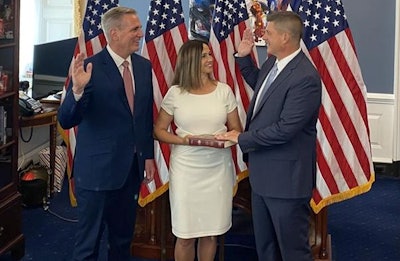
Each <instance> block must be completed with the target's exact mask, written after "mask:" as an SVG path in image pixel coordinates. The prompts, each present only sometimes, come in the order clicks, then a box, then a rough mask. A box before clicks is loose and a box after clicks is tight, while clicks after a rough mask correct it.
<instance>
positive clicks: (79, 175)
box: [58, 7, 155, 261]
mask: <svg viewBox="0 0 400 261" xmlns="http://www.w3.org/2000/svg"><path fill="white" fill-rule="evenodd" d="M101 23H102V29H103V31H104V34H105V37H106V39H107V42H108V45H107V46H106V48H104V49H103V50H102V51H100V52H99V53H98V54H96V55H94V56H92V57H90V58H88V59H86V60H84V55H83V54H79V55H78V56H77V57H76V60H75V61H74V62H73V64H72V71H71V74H72V83H71V84H70V86H69V88H68V91H67V93H66V96H65V99H64V100H63V103H62V104H61V106H60V108H59V111H58V120H59V122H60V124H61V126H62V127H63V128H64V129H69V128H72V127H75V126H78V131H77V137H76V150H75V157H74V169H73V175H74V180H75V185H76V196H77V203H78V217H79V222H78V231H77V236H76V243H75V248H74V252H73V260H97V258H98V253H99V243H100V239H101V237H102V234H103V231H107V232H108V237H107V239H108V260H113V261H114V260H116V261H119V260H130V244H131V241H132V237H133V232H134V225H135V218H136V206H137V196H138V193H139V187H140V184H141V182H142V180H143V178H144V175H146V177H145V178H146V180H147V181H149V180H152V179H153V177H154V173H155V164H154V140H153V87H152V72H151V64H150V62H149V61H148V60H146V59H145V58H143V57H141V56H139V55H137V54H135V53H134V52H136V51H138V49H139V43H140V41H141V39H142V37H143V31H142V26H141V23H140V20H139V17H138V15H137V13H136V11H135V10H134V9H130V8H124V7H115V8H112V9H110V10H109V11H108V12H106V13H105V14H104V16H103V17H102V21H101ZM124 61H127V62H128V63H129V65H128V66H127V68H128V69H129V71H127V72H128V74H130V81H129V80H128V81H127V83H128V84H126V85H127V86H128V85H129V86H131V87H130V95H128V96H130V97H128V96H127V94H126V92H125V88H124V86H125V85H124V79H123V72H124V67H123V66H122V63H123V62H124ZM132 72H133V73H132ZM128 74H127V75H128ZM132 76H133V77H132ZM128 77H129V76H128ZM132 85H133V86H134V87H133V86H132ZM128 100H131V105H132V104H133V106H132V107H133V108H131V107H130V103H129V101H128ZM105 229H106V230H105Z"/></svg>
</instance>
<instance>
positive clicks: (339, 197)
mask: <svg viewBox="0 0 400 261" xmlns="http://www.w3.org/2000/svg"><path fill="white" fill-rule="evenodd" d="M374 181H375V173H371V177H370V179H369V181H368V182H367V183H365V184H362V185H360V186H358V187H355V188H352V189H350V190H347V191H344V192H342V193H339V194H335V195H332V196H329V197H327V198H324V199H323V200H321V201H320V202H319V203H318V204H316V203H315V201H314V199H311V201H310V206H311V208H312V210H313V211H314V213H315V214H318V213H319V212H320V211H321V210H322V209H323V208H324V207H326V206H329V205H331V204H333V203H337V202H340V201H343V200H346V199H350V198H353V197H355V196H358V195H360V194H363V193H365V192H368V191H369V190H370V189H371V187H372V183H374Z"/></svg>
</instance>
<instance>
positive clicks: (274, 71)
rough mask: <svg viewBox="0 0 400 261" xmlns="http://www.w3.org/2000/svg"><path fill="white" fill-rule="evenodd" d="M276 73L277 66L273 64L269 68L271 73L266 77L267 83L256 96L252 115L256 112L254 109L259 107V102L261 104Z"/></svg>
mask: <svg viewBox="0 0 400 261" xmlns="http://www.w3.org/2000/svg"><path fill="white" fill-rule="evenodd" d="M277 72H278V66H277V63H275V64H274V66H273V67H272V68H271V71H270V72H269V75H268V78H267V81H266V83H265V86H264V88H263V89H262V90H261V92H260V93H259V94H258V96H257V99H256V104H255V106H254V110H253V113H254V112H255V111H256V109H257V108H258V106H259V105H260V102H261V100H262V98H263V97H264V95H265V93H266V92H267V90H268V89H269V87H270V86H271V84H272V82H273V81H274V80H275V77H276V74H277ZM253 115H254V114H253Z"/></svg>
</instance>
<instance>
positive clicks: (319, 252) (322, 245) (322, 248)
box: [309, 207, 332, 261]
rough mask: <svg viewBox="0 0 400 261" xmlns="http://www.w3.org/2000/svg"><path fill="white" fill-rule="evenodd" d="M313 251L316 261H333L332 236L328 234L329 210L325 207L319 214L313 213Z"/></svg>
mask: <svg viewBox="0 0 400 261" xmlns="http://www.w3.org/2000/svg"><path fill="white" fill-rule="evenodd" d="M309 241H310V246H311V251H312V254H313V257H314V260H315V261H322V260H324V261H331V260H332V247H331V236H330V235H329V234H328V209H327V207H324V208H323V209H321V211H320V212H319V213H318V214H315V213H314V212H312V213H311V219H310V236H309Z"/></svg>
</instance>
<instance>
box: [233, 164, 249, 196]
mask: <svg viewBox="0 0 400 261" xmlns="http://www.w3.org/2000/svg"><path fill="white" fill-rule="evenodd" d="M248 176H249V171H248V170H247V169H246V170H244V171H242V172H240V173H239V174H237V175H236V184H235V186H234V188H233V196H235V195H236V192H237V190H238V187H239V182H240V181H242V180H244V179H245V178H247V177H248Z"/></svg>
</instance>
